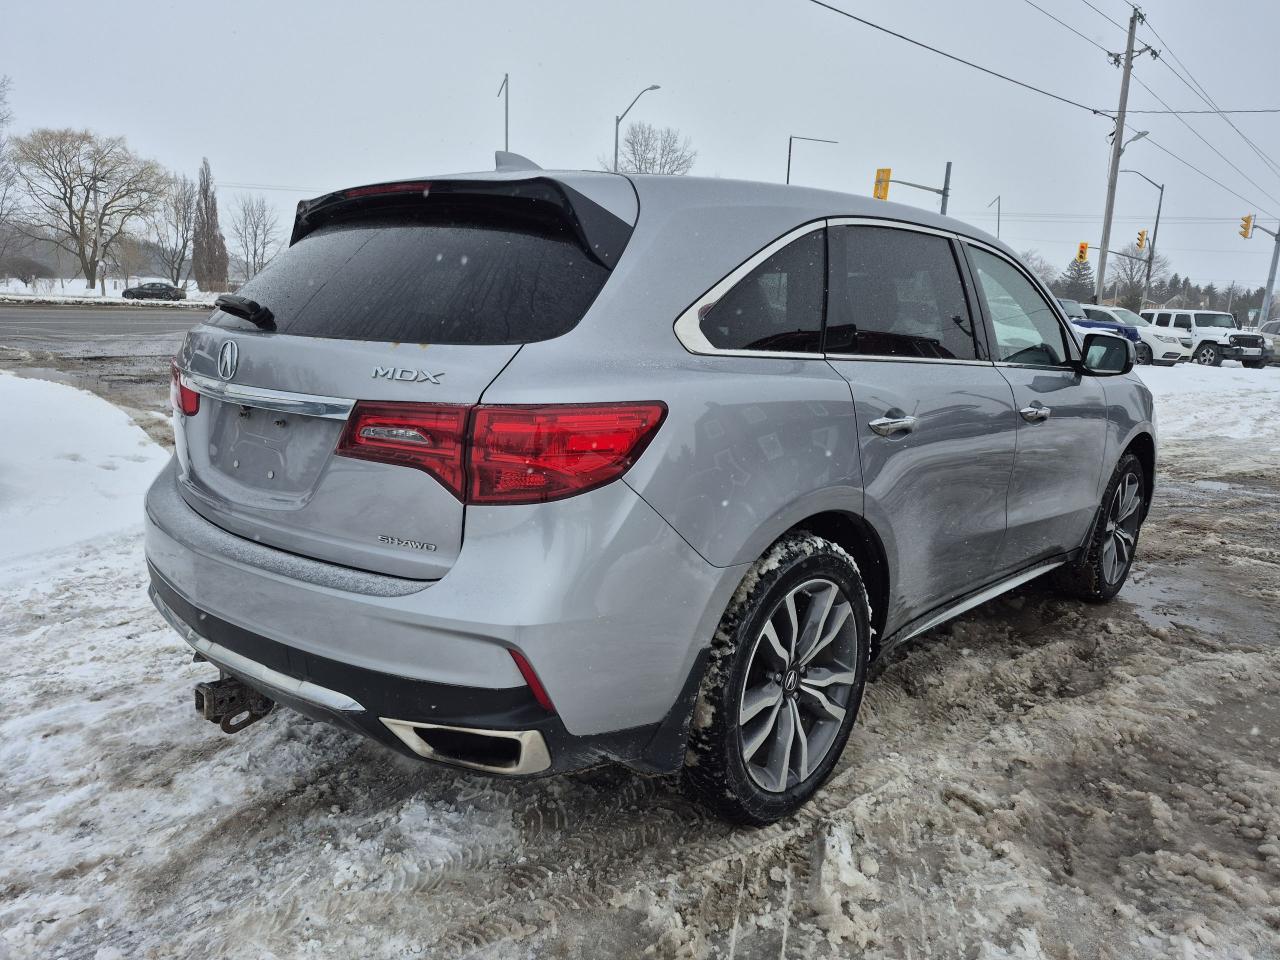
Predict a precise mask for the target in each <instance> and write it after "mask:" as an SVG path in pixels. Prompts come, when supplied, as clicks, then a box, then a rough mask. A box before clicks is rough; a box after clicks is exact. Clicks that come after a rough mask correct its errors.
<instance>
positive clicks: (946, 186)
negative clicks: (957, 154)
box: [941, 160, 951, 217]
mask: <svg viewBox="0 0 1280 960" xmlns="http://www.w3.org/2000/svg"><path fill="white" fill-rule="evenodd" d="M950 199H951V161H950V160H948V161H947V172H946V174H945V175H944V176H943V178H942V211H941V213H942V215H943V216H944V217H945V216H946V215H947V201H948V200H950Z"/></svg>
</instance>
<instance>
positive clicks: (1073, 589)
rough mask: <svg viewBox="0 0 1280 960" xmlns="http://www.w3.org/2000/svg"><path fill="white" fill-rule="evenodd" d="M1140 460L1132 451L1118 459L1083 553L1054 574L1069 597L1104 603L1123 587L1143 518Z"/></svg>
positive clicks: (1144, 516)
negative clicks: (1074, 561)
mask: <svg viewBox="0 0 1280 960" xmlns="http://www.w3.org/2000/svg"><path fill="white" fill-rule="evenodd" d="M1142 477H1143V471H1142V463H1141V462H1140V461H1139V460H1138V458H1137V457H1135V456H1134V455H1133V454H1131V453H1126V454H1125V455H1124V456H1123V457H1121V458H1120V463H1119V464H1118V465H1117V466H1116V469H1115V473H1113V474H1112V475H1111V482H1110V483H1108V484H1107V490H1106V493H1104V494H1103V496H1102V507H1101V509H1100V510H1099V511H1098V519H1097V520H1096V521H1095V523H1094V528H1093V532H1092V533H1091V534H1090V536H1089V543H1088V545H1087V547H1086V549H1085V555H1084V557H1083V558H1081V559H1080V560H1079V561H1077V562H1076V563H1072V564H1068V565H1067V566H1065V567H1060V568H1059V569H1058V570H1057V571H1056V573H1055V580H1056V582H1057V586H1058V589H1059V590H1061V591H1062V592H1063V593H1066V594H1067V595H1068V596H1072V597H1077V598H1079V599H1081V600H1088V601H1090V602H1093V603H1106V602H1107V601H1108V600H1110V599H1111V598H1112V597H1114V596H1115V595H1116V594H1117V593H1119V592H1120V588H1121V587H1123V586H1124V583H1125V580H1126V579H1128V576H1129V569H1130V567H1132V566H1133V554H1134V551H1135V550H1136V549H1137V547H1138V534H1139V532H1140V531H1141V529H1142V521H1143V520H1144V519H1145V518H1146V504H1145V503H1144V502H1143V496H1144V490H1145V489H1146V488H1145V487H1144V486H1143V479H1142Z"/></svg>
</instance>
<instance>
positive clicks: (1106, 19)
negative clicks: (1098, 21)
mask: <svg viewBox="0 0 1280 960" xmlns="http://www.w3.org/2000/svg"><path fill="white" fill-rule="evenodd" d="M1080 2H1081V3H1083V4H1084V5H1085V6H1086V7H1088V8H1089V9H1090V10H1092V11H1093V12H1094V13H1096V14H1097V15H1098V16H1100V17H1101V18H1102V19H1103V20H1105V21H1107V23H1109V24H1111V25H1112V26H1113V27H1115V28H1116V29H1117V30H1124V31H1125V32H1128V30H1129V28H1128V27H1126V26H1124V25H1122V24H1119V23H1116V21H1114V20H1112V19H1111V18H1110V17H1109V16H1107V15H1106V14H1105V13H1103V12H1102V11H1101V10H1099V9H1098V8H1097V7H1095V6H1094V5H1093V4H1092V3H1090V2H1089V0H1080Z"/></svg>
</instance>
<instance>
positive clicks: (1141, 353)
mask: <svg viewBox="0 0 1280 960" xmlns="http://www.w3.org/2000/svg"><path fill="white" fill-rule="evenodd" d="M1152 359H1153V355H1152V353H1151V348H1150V347H1149V346H1147V344H1145V343H1140V344H1138V363H1140V364H1142V365H1144V366H1147V365H1149V364H1150V363H1151V361H1152Z"/></svg>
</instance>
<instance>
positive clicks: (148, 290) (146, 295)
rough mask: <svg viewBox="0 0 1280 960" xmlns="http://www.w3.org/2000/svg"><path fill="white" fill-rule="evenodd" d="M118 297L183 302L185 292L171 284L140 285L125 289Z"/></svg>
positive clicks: (185, 297)
mask: <svg viewBox="0 0 1280 960" xmlns="http://www.w3.org/2000/svg"><path fill="white" fill-rule="evenodd" d="M120 296H122V297H124V299H126V300H185V299H187V291H185V290H183V289H182V288H181V287H175V286H174V285H173V284H172V283H140V284H138V285H137V286H136V287H125V289H124V292H123V293H122V294H120Z"/></svg>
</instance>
